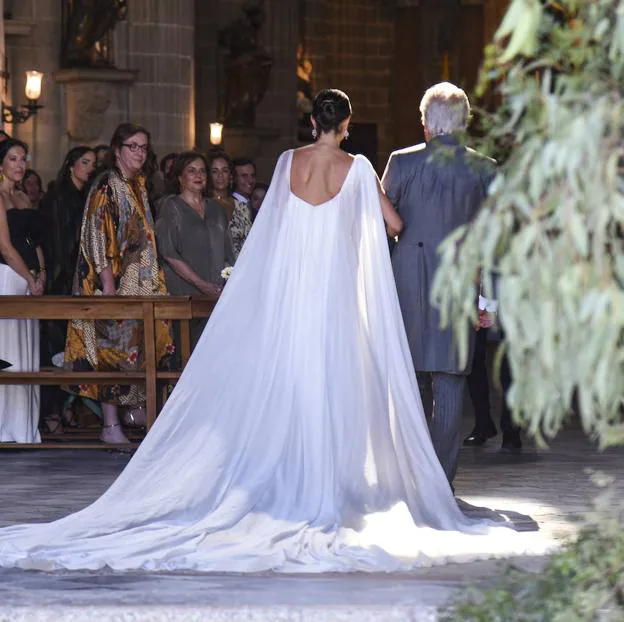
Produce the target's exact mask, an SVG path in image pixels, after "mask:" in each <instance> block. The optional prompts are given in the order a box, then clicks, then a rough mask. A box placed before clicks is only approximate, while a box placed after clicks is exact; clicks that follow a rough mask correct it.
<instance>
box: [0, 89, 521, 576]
mask: <svg viewBox="0 0 624 622" xmlns="http://www.w3.org/2000/svg"><path fill="white" fill-rule="evenodd" d="M350 117H351V105H350V103H349V99H348V98H347V96H346V95H345V94H344V93H342V92H341V91H337V90H325V91H322V92H321V93H320V94H319V95H318V96H317V97H316V100H315V102H314V110H313V123H314V128H315V135H316V136H317V138H318V140H317V141H316V143H315V144H314V145H312V146H308V147H303V148H301V149H296V150H294V151H293V150H291V151H287V152H285V153H284V154H282V156H281V157H280V159H279V161H278V163H277V166H276V169H275V173H274V177H273V180H272V183H271V186H270V189H269V191H268V194H267V196H266V199H265V201H264V203H263V206H262V210H261V211H260V214H259V217H258V219H257V220H256V223H255V224H254V227H253V229H252V231H251V235H250V236H249V238H248V239H247V242H246V244H245V246H244V248H243V251H242V253H241V255H240V257H239V259H238V261H237V264H236V268H235V270H234V272H233V275H232V277H231V278H230V280H229V282H228V284H227V286H226V287H225V290H224V293H223V295H222V297H221V300H220V302H219V304H218V305H217V307H216V309H215V311H214V313H213V316H212V318H211V319H210V322H209V323H208V326H207V327H206V329H205V331H204V333H203V335H202V337H201V339H200V341H199V343H198V345H197V347H196V349H195V351H194V353H193V356H192V358H191V360H190V361H189V364H188V366H187V368H186V370H185V372H184V374H183V376H182V378H181V379H180V381H179V383H178V385H177V387H176V389H175V391H174V392H173V395H172V396H171V398H170V399H169V401H168V402H167V404H166V406H165V408H164V409H163V411H162V413H161V414H160V416H159V418H158V420H157V421H156V424H155V425H154V427H153V428H152V430H151V431H150V433H149V434H148V435H147V437H146V439H145V440H144V441H143V443H142V444H141V446H140V448H139V449H138V451H137V453H136V454H135V456H134V457H133V459H132V460H131V462H130V463H129V464H128V466H127V468H126V469H125V470H124V472H123V473H122V474H121V475H120V476H119V478H118V479H117V480H116V481H115V483H114V484H113V485H112V486H111V487H110V488H109V490H108V491H107V492H106V493H105V494H104V495H103V496H102V497H100V498H99V499H98V500H97V501H95V502H94V503H93V504H92V505H90V506H89V507H87V508H86V509H84V510H82V511H80V512H78V513H76V514H72V515H70V516H67V517H66V518H63V519H61V520H57V521H55V522H53V523H49V524H41V525H17V526H13V527H8V528H5V529H2V530H0V566H19V567H22V568H38V569H44V570H53V569H60V568H65V569H99V568H104V567H109V568H112V569H115V570H130V569H143V570H147V571H169V570H193V571H202V572H209V571H218V572H224V571H225V572H230V571H231V572H258V571H265V570H272V571H275V572H328V571H397V570H407V569H410V568H413V567H416V566H422V565H430V564H434V563H444V562H446V561H449V560H466V559H475V558H479V557H491V556H495V555H504V554H509V553H512V552H518V553H519V552H524V551H525V550H526V549H527V548H528V547H527V541H526V538H527V536H526V535H520V534H515V533H514V532H513V531H512V530H510V529H508V528H507V527H505V526H497V525H495V524H493V523H487V522H479V521H477V520H475V519H470V518H468V517H466V516H465V515H464V514H463V513H462V512H461V511H460V509H459V508H458V506H457V503H456V501H455V499H454V497H453V494H452V492H451V489H450V487H449V484H448V482H447V479H446V477H445V475H444V472H443V471H442V468H441V466H440V464H439V462H438V460H437V458H436V455H435V453H434V450H433V447H432V445H431V441H430V438H429V433H428V430H427V425H426V422H425V418H424V415H423V409H422V404H421V401H420V396H419V392H418V387H417V384H416V379H415V374H414V369H413V367H412V362H411V361H412V359H411V356H410V353H409V350H408V345H407V341H406V336H405V331H404V328H403V323H402V320H401V313H400V310H399V305H398V301H397V294H396V290H395V285H394V280H393V276H392V269H391V266H390V259H389V256H388V246H387V242H386V231H385V229H384V219H385V221H386V224H387V228H388V232H389V233H390V234H392V235H394V234H396V233H398V232H399V231H400V229H401V226H402V223H401V220H400V218H399V216H398V214H396V212H395V211H394V210H393V208H392V206H391V205H390V203H389V202H388V200H387V199H386V198H385V196H384V195H383V193H382V191H381V189H380V185H379V181H378V179H377V176H376V174H375V172H374V170H373V168H372V166H371V165H370V163H369V162H368V161H367V160H366V158H364V157H362V156H355V157H352V156H350V155H347V154H346V153H344V152H342V151H341V150H340V148H339V147H340V143H341V141H342V140H343V139H344V138H345V136H346V135H347V128H348V125H349V120H350ZM233 336H235V338H233Z"/></svg>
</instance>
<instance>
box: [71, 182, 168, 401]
mask: <svg viewBox="0 0 624 622" xmlns="http://www.w3.org/2000/svg"><path fill="white" fill-rule="evenodd" d="M108 267H110V268H111V270H112V273H113V279H114V282H115V289H116V291H117V294H118V295H119V296H158V295H162V296H164V295H166V294H167V289H166V286H165V278H164V275H163V272H162V270H161V269H160V268H159V266H158V259H157V252H156V243H155V239H154V222H153V220H152V215H151V213H150V210H149V207H148V200H147V190H146V187H145V179H144V178H143V177H142V176H138V177H137V178H135V179H133V180H129V179H126V178H124V177H123V176H122V175H121V173H119V172H118V171H116V170H111V171H107V172H106V173H104V174H103V175H102V176H101V177H99V178H98V179H97V180H96V182H95V183H94V185H93V187H92V189H91V192H90V193H89V197H88V199H87V205H86V208H85V213H84V218H83V221H82V229H81V233H80V251H79V253H78V263H77V266H76V274H75V278H74V287H73V295H74V296H98V295H99V296H101V295H102V283H101V280H100V274H101V273H102V271H103V270H104V269H106V268H108ZM174 351H175V348H174V345H173V339H172V337H171V326H170V322H168V321H157V322H156V355H157V358H158V359H159V360H160V364H161V365H165V366H167V365H168V364H169V362H170V361H171V360H172V355H173V354H174ZM143 366H144V347H143V326H142V323H141V322H140V321H137V320H95V321H94V320H72V321H71V322H70V324H69V327H68V332H67V343H66V345H65V367H66V368H67V369H69V370H73V371H91V370H97V371H137V370H140V369H142V368H143ZM69 390H70V391H71V392H72V393H76V394H78V395H81V396H84V397H89V398H91V399H94V400H100V401H103V402H109V403H114V404H119V405H122V406H128V405H135V404H141V403H143V402H144V401H145V393H144V389H143V387H141V386H121V385H108V386H97V385H78V386H76V385H73V386H70V387H69Z"/></svg>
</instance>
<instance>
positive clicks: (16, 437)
mask: <svg viewBox="0 0 624 622" xmlns="http://www.w3.org/2000/svg"><path fill="white" fill-rule="evenodd" d="M27 152H28V147H27V146H26V145H25V144H24V143H23V142H21V141H19V140H16V139H14V138H7V139H5V140H3V141H2V142H0V295H3V296H7V295H16V296H25V295H26V294H32V295H34V296H40V295H41V294H43V290H44V286H45V262H44V256H43V251H42V249H41V235H42V229H43V227H42V224H41V217H40V215H39V213H38V212H36V211H35V210H34V209H32V206H31V203H30V200H29V199H28V197H27V196H26V195H25V194H24V193H23V192H22V191H21V190H19V189H18V188H19V185H20V183H21V182H22V180H23V178H24V173H25V172H26V155H27ZM0 359H2V360H4V361H7V362H9V363H10V364H11V367H10V368H9V371H8V372H7V373H10V372H11V371H38V369H39V322H37V321H35V320H19V319H15V320H0ZM38 422H39V387H38V386H24V385H11V386H4V385H0V442H3V443H6V442H16V443H39V442H40V441H41V438H40V436H39V430H38V428H37V424H38Z"/></svg>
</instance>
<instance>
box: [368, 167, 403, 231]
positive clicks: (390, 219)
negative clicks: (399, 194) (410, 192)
mask: <svg viewBox="0 0 624 622" xmlns="http://www.w3.org/2000/svg"><path fill="white" fill-rule="evenodd" d="M375 179H376V181H377V190H378V192H379V200H380V201H381V215H382V216H383V219H384V220H385V222H386V230H387V232H388V235H389V236H390V237H391V238H394V237H396V236H397V235H399V233H401V231H403V221H402V220H401V217H400V216H399V213H398V212H397V211H396V210H395V209H394V207H393V205H392V203H390V199H388V197H387V196H386V193H385V192H384V190H383V188H382V187H381V183H380V181H379V178H378V177H377V176H375Z"/></svg>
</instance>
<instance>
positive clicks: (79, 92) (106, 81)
mask: <svg viewBox="0 0 624 622" xmlns="http://www.w3.org/2000/svg"><path fill="white" fill-rule="evenodd" d="M54 77H55V79H56V82H57V83H58V84H61V85H63V86H64V90H65V111H66V114H67V120H66V127H67V134H68V135H69V137H70V139H71V140H72V141H75V142H77V143H94V142H106V143H107V142H108V141H109V140H110V136H108V134H105V131H106V123H105V121H106V112H107V111H108V109H109V107H110V105H111V102H112V101H113V99H114V98H115V96H116V94H117V93H118V92H119V91H126V92H127V91H128V89H129V88H130V85H131V84H132V83H133V82H134V81H135V79H136V77H137V72H136V71H121V70H119V69H61V70H59V71H58V72H56V74H55V76H54Z"/></svg>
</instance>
